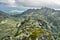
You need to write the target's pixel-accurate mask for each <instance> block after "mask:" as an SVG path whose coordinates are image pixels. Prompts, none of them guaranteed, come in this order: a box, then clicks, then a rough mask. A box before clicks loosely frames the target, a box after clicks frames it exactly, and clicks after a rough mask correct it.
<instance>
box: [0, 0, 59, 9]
mask: <svg viewBox="0 0 60 40" xmlns="http://www.w3.org/2000/svg"><path fill="white" fill-rule="evenodd" d="M0 2H6V3H8V4H9V5H10V6H16V7H30V8H40V7H50V8H56V9H60V0H0Z"/></svg>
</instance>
